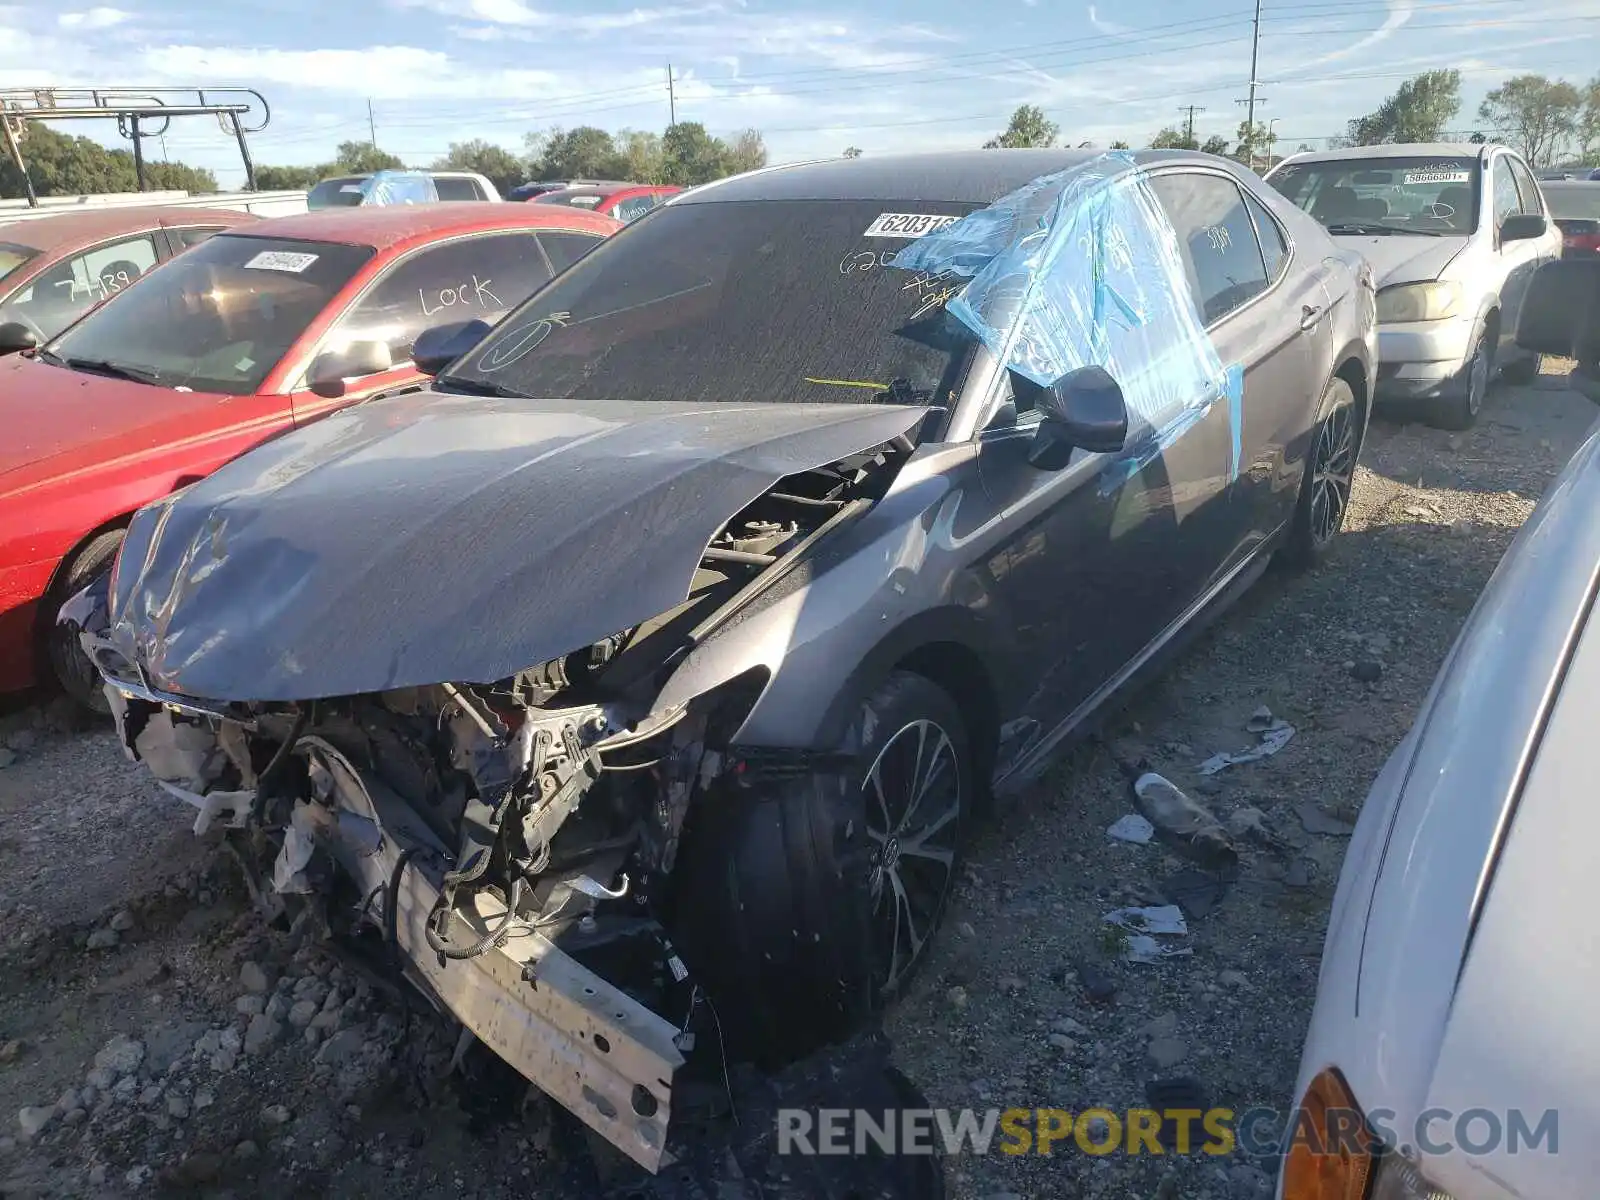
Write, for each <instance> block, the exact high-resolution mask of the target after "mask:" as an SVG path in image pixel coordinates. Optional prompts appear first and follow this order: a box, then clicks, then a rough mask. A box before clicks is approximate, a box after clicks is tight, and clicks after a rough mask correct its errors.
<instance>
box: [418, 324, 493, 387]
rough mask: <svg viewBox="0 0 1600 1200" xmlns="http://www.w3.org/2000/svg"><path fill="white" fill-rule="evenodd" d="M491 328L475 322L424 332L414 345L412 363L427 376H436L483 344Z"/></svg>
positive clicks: (449, 325) (436, 327)
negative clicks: (485, 335) (480, 343)
mask: <svg viewBox="0 0 1600 1200" xmlns="http://www.w3.org/2000/svg"><path fill="white" fill-rule="evenodd" d="M492 328H493V326H492V325H490V324H489V322H487V321H483V320H478V319H476V318H475V319H473V320H471V321H452V322H450V324H448V325H435V326H434V327H433V328H432V329H424V330H423V331H422V332H421V333H419V334H418V335H417V340H416V342H415V343H413V344H412V347H411V361H412V362H414V363H415V364H416V366H417V370H419V371H421V372H422V373H423V374H424V375H437V374H438V373H439V372H440V371H442V370H444V369H445V368H446V367H448V366H449V365H450V364H451V363H453V362H455V360H456V359H458V358H460V357H461V356H462V355H463V354H465V353H466V352H467V351H469V350H471V349H472V348H473V347H474V346H476V345H477V344H478V343H479V342H481V341H483V335H484V334H486V333H488V332H489V330H490V329H492Z"/></svg>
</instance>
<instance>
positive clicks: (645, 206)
mask: <svg viewBox="0 0 1600 1200" xmlns="http://www.w3.org/2000/svg"><path fill="white" fill-rule="evenodd" d="M657 199H658V197H656V196H654V195H646V196H632V197H630V198H628V199H627V200H624V201H622V202H621V203H619V204H618V205H617V206H616V208H614V209H612V210H611V215H612V216H613V217H615V218H616V219H617V220H619V221H632V220H635V219H637V218H639V217H642V216H644V215H645V213H647V212H649V211H650V210H651V209H652V208H654V207H655V206H656V200H657Z"/></svg>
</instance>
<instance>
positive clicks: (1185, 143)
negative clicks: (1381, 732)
mask: <svg viewBox="0 0 1600 1200" xmlns="http://www.w3.org/2000/svg"><path fill="white" fill-rule="evenodd" d="M1460 111H1461V72H1460V71H1458V70H1456V69H1454V68H1447V69H1444V70H1439V71H1424V72H1423V73H1422V74H1420V75H1417V76H1414V77H1413V78H1411V79H1408V80H1406V81H1405V82H1404V83H1402V84H1401V85H1400V86H1399V87H1398V88H1396V89H1395V91H1394V93H1393V94H1392V95H1390V96H1389V97H1387V98H1386V99H1385V100H1384V101H1383V103H1382V104H1380V105H1379V106H1378V107H1377V108H1376V109H1374V110H1373V111H1372V112H1370V113H1367V114H1366V115H1364V116H1360V117H1356V118H1355V119H1354V120H1351V121H1349V122H1348V123H1347V125H1346V130H1345V133H1344V135H1343V136H1341V137H1335V138H1330V139H1328V140H1329V143H1330V149H1331V148H1333V147H1335V146H1376V145H1383V144H1386V143H1398V142H1438V141H1448V140H1457V139H1453V138H1450V137H1447V136H1446V132H1445V131H1446V130H1447V129H1449V128H1450V126H1451V123H1452V122H1453V121H1454V120H1455V119H1456V117H1457V115H1458V114H1459V113H1460ZM1477 115H1478V118H1479V120H1481V121H1482V122H1484V124H1485V126H1486V130H1485V131H1483V132H1478V133H1474V134H1472V135H1471V138H1472V140H1475V141H1480V142H1481V141H1491V140H1492V141H1498V142H1502V143H1504V144H1506V145H1508V146H1511V147H1512V148H1514V149H1516V150H1519V151H1521V153H1522V155H1523V157H1524V158H1526V159H1527V160H1528V162H1529V163H1531V164H1532V165H1533V166H1535V167H1554V166H1565V165H1574V166H1576V165H1583V166H1600V75H1597V76H1595V78H1594V79H1593V80H1591V81H1590V82H1589V83H1588V84H1586V85H1583V86H1578V85H1576V84H1571V83H1568V82H1566V81H1565V80H1562V79H1549V78H1547V77H1546V76H1543V75H1517V76H1514V77H1513V78H1511V79H1508V80H1506V81H1505V82H1504V83H1503V84H1501V85H1500V86H1499V87H1497V88H1495V89H1494V90H1493V91H1492V92H1490V93H1489V94H1488V95H1487V96H1486V97H1485V98H1484V100H1483V103H1482V104H1480V105H1479V106H1478V113H1477ZM1060 136H1061V129H1060V126H1058V125H1057V124H1056V123H1055V122H1054V121H1051V120H1050V119H1049V118H1048V117H1047V116H1045V113H1044V110H1043V109H1041V108H1039V107H1037V106H1036V105H1032V104H1024V105H1022V106H1021V107H1020V108H1018V109H1017V110H1016V112H1014V113H1012V115H1011V123H1010V124H1009V125H1007V126H1006V129H1005V131H1004V132H1003V133H1000V134H999V135H997V136H996V137H993V138H990V139H989V140H988V141H987V142H985V143H984V148H985V149H995V148H997V147H1029V146H1054V145H1056V143H1057V141H1058V140H1059V139H1060ZM1276 141H1277V137H1276V135H1275V134H1274V133H1273V132H1272V130H1271V127H1270V126H1269V125H1264V124H1262V123H1261V122H1259V121H1258V122H1256V123H1255V124H1254V126H1252V125H1251V123H1250V122H1249V121H1241V122H1240V123H1239V128H1238V130H1237V132H1236V133H1235V134H1234V137H1233V139H1232V140H1231V141H1230V140H1229V139H1228V138H1225V137H1222V136H1221V135H1218V134H1213V135H1211V136H1210V137H1207V138H1206V139H1205V140H1204V141H1200V140H1198V139H1197V138H1196V137H1195V135H1194V132H1193V130H1192V129H1189V130H1184V129H1179V128H1177V127H1175V126H1168V127H1167V128H1165V129H1162V130H1161V131H1159V132H1158V133H1157V134H1156V135H1155V136H1154V137H1153V138H1151V139H1150V143H1149V147H1150V149H1153V150H1200V151H1203V152H1205V153H1207V154H1222V155H1227V156H1229V157H1231V158H1236V159H1238V160H1239V161H1240V162H1244V163H1251V164H1254V163H1255V162H1257V161H1259V160H1261V159H1262V158H1265V159H1267V160H1268V161H1272V160H1273V151H1274V144H1275V142H1276ZM1111 148H1112V149H1114V150H1117V149H1127V148H1128V145H1127V143H1126V142H1113V143H1112V145H1111ZM1310 148H1311V147H1309V146H1301V147H1300V149H1302V150H1309V149H1310ZM845 153H846V154H848V153H849V151H846V152H845ZM858 153H859V151H858Z"/></svg>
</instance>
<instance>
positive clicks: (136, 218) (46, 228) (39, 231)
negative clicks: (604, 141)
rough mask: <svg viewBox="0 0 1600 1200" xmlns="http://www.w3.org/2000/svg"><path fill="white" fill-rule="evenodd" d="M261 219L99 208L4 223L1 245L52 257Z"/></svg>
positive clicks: (199, 211)
mask: <svg viewBox="0 0 1600 1200" xmlns="http://www.w3.org/2000/svg"><path fill="white" fill-rule="evenodd" d="M260 220H261V218H260V217H258V216H256V215H255V214H254V213H247V212H240V211H238V210H237V209H232V208H195V207H190V206H185V205H175V204H141V205H129V206H128V207H126V208H95V209H88V210H85V211H83V212H65V213H60V214H57V215H53V216H48V217H33V218H31V219H29V220H26V221H0V242H15V243H18V244H20V245H23V246H32V247H33V248H34V249H35V250H39V251H41V252H43V253H46V254H49V253H52V252H55V251H59V250H67V249H71V248H72V247H74V246H88V245H92V244H94V243H95V242H98V241H100V240H102V239H104V238H108V237H116V236H117V235H118V234H121V233H138V232H139V231H140V230H142V229H156V228H160V227H169V228H170V227H177V226H184V225H228V226H235V225H254V224H257V223H258V222H260Z"/></svg>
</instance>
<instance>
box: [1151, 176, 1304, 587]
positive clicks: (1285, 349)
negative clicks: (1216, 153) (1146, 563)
mask: <svg viewBox="0 0 1600 1200" xmlns="http://www.w3.org/2000/svg"><path fill="white" fill-rule="evenodd" d="M1154 186H1155V191H1156V194H1157V196H1158V197H1159V198H1160V200H1161V204H1162V207H1163V208H1164V209H1165V210H1166V213H1167V216H1168V218H1169V219H1170V220H1171V222H1172V225H1173V229H1174V231H1175V232H1176V234H1177V240H1178V248H1179V252H1180V254H1181V255H1182V257H1183V259H1184V264H1185V268H1186V270H1187V271H1188V274H1189V283H1190V287H1191V288H1192V290H1193V292H1194V295H1195V299H1196V302H1197V304H1198V306H1199V309H1200V313H1201V319H1202V320H1203V321H1204V322H1205V325H1206V332H1207V335H1208V337H1209V338H1210V340H1211V344H1212V346H1213V348H1214V349H1215V350H1216V353H1217V356H1218V358H1219V359H1221V361H1222V365H1223V367H1224V368H1225V369H1227V370H1229V371H1230V372H1232V373H1234V374H1233V378H1234V380H1235V386H1234V387H1233V388H1232V389H1231V390H1230V394H1229V396H1228V397H1227V399H1226V400H1225V402H1222V403H1218V404H1215V405H1213V406H1212V408H1211V410H1210V411H1209V412H1208V413H1207V415H1206V418H1205V420H1204V421H1203V422H1202V423H1201V424H1200V425H1199V426H1197V427H1196V430H1195V433H1196V434H1197V435H1198V440H1200V441H1202V442H1204V443H1205V445H1206V447H1207V452H1206V453H1205V454H1204V455H1191V456H1189V457H1188V458H1187V460H1186V462H1185V464H1184V469H1185V479H1184V484H1185V488H1186V491H1187V493H1188V495H1187V498H1186V504H1185V508H1184V512H1183V517H1184V520H1183V524H1184V533H1183V538H1182V540H1181V543H1180V545H1179V546H1178V547H1177V548H1176V551H1175V553H1176V554H1177V555H1178V556H1179V557H1180V559H1181V561H1182V565H1181V567H1180V568H1179V570H1180V571H1181V574H1182V577H1183V583H1184V589H1185V591H1186V593H1187V595H1186V597H1185V598H1186V599H1193V598H1194V597H1196V596H1198V595H1200V594H1201V593H1202V592H1204V591H1205V590H1206V589H1207V588H1208V587H1209V586H1210V585H1211V584H1213V583H1214V582H1216V581H1217V580H1218V579H1219V578H1220V577H1221V576H1222V575H1223V574H1224V573H1225V572H1227V571H1229V570H1231V569H1232V568H1233V567H1234V566H1235V565H1237V564H1238V563H1239V562H1240V561H1242V560H1243V559H1244V558H1245V557H1246V556H1248V555H1249V554H1250V553H1252V552H1253V551H1254V550H1255V549H1257V548H1258V547H1259V545H1260V544H1261V542H1262V541H1263V540H1264V539H1265V538H1266V537H1268V536H1269V535H1270V534H1271V533H1273V532H1274V531H1275V530H1276V529H1277V528H1278V526H1279V525H1281V524H1282V523H1283V521H1284V520H1285V519H1286V518H1287V516H1288V513H1289V509H1290V506H1292V504H1293V501H1294V495H1295V492H1294V486H1295V485H1296V484H1297V483H1298V482H1299V480H1298V477H1297V473H1296V471H1295V470H1294V468H1293V466H1292V464H1291V463H1290V459H1291V458H1293V457H1295V456H1293V455H1291V454H1290V453H1289V452H1288V448H1289V447H1291V446H1293V447H1295V448H1296V449H1298V448H1299V446H1300V445H1302V444H1303V437H1302V436H1301V435H1303V434H1304V431H1305V430H1306V428H1307V426H1308V424H1309V422H1310V420H1311V419H1312V416H1313V415H1314V411H1315V407H1316V404H1317V402H1318V400H1319V399H1320V388H1319V387H1318V385H1317V384H1316V383H1315V382H1314V380H1315V379H1316V376H1317V370H1318V367H1317V361H1318V358H1319V355H1320V353H1321V351H1320V348H1319V344H1318V339H1319V338H1322V339H1325V338H1326V337H1327V335H1326V333H1325V331H1323V330H1322V327H1323V325H1324V322H1323V310H1324V308H1325V307H1326V305H1327V294H1326V292H1325V291H1324V290H1323V288H1322V286H1321V283H1320V282H1319V279H1318V275H1317V271H1318V268H1319V266H1320V264H1319V263H1317V262H1312V263H1301V262H1297V261H1296V255H1295V254H1294V250H1293V247H1292V246H1290V245H1289V243H1288V239H1287V238H1286V237H1285V236H1283V231H1282V229H1281V227H1280V226H1279V225H1278V224H1277V222H1276V221H1275V220H1274V219H1273V218H1272V217H1271V214H1270V213H1269V212H1268V211H1267V210H1266V209H1265V208H1264V207H1263V206H1262V205H1261V204H1260V203H1259V201H1256V200H1255V199H1254V198H1253V197H1250V198H1248V199H1247V191H1246V190H1245V189H1242V188H1240V186H1239V184H1238V183H1237V182H1236V181H1235V180H1234V179H1233V178H1232V177H1231V176H1230V175H1227V174H1224V173H1222V172H1220V171H1217V172H1212V171H1196V170H1177V171H1168V172H1164V173H1162V174H1160V175H1158V176H1157V177H1156V179H1155V181H1154ZM1258 226H1259V227H1260V228H1261V229H1262V231H1263V232H1265V233H1266V234H1267V235H1268V240H1267V247H1266V250H1265V251H1264V250H1263V246H1262V242H1261V238H1260V236H1259V235H1258V232H1257V229H1258ZM1302 326H1304V328H1302Z"/></svg>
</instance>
